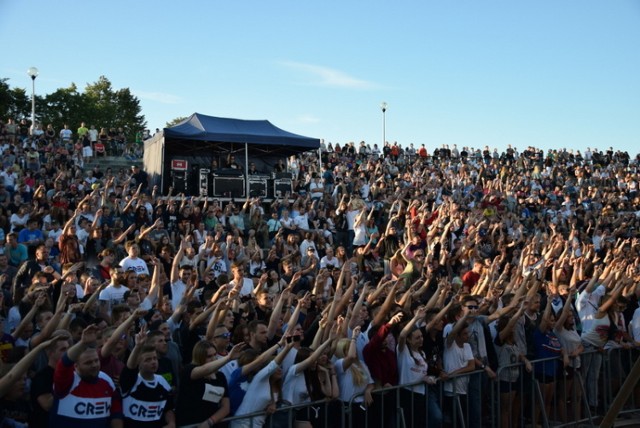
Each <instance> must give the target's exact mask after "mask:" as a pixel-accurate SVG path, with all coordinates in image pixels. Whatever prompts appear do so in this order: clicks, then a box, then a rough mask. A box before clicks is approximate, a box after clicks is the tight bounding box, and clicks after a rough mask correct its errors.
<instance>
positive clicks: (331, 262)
mask: <svg viewBox="0 0 640 428" xmlns="http://www.w3.org/2000/svg"><path fill="white" fill-rule="evenodd" d="M327 266H333V267H334V268H336V269H340V267H342V264H341V263H340V260H339V259H338V258H337V257H335V256H334V257H332V258H331V259H329V257H328V256H324V257H323V258H321V259H320V268H321V269H324V268H326V267H327Z"/></svg>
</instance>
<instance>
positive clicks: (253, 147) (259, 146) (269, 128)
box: [144, 113, 320, 192]
mask: <svg viewBox="0 0 640 428" xmlns="http://www.w3.org/2000/svg"><path fill="white" fill-rule="evenodd" d="M319 147H320V140H319V139H317V138H310V137H305V136H302V135H297V134H294V133H291V132H288V131H285V130H283V129H280V128H278V127H277V126H275V125H273V124H272V123H271V122H269V121H268V120H242V119H230V118H222V117H214V116H206V115H203V114H200V113H194V114H192V115H191V116H190V117H188V118H187V119H185V120H184V121H182V122H180V123H178V124H177V125H175V126H172V127H170V128H164V130H163V132H160V133H158V134H156V135H154V136H153V137H152V138H150V139H149V140H147V141H145V143H144V167H145V170H146V171H147V173H148V174H149V176H150V178H151V181H152V185H158V186H160V187H161V188H162V189H163V192H165V191H166V190H167V189H168V187H169V180H167V179H165V177H164V176H165V175H166V173H167V172H168V171H169V169H170V166H171V162H172V160H176V159H180V160H186V161H187V162H188V163H189V164H190V165H196V164H197V165H201V166H203V167H208V166H209V165H211V162H212V161H213V160H218V162H219V164H222V163H221V162H220V161H221V160H223V159H226V156H228V155H229V154H234V153H239V152H244V156H243V157H244V163H245V166H244V167H243V169H245V170H246V166H247V164H248V160H249V158H251V159H252V161H253V160H254V159H256V160H259V162H260V164H261V166H262V168H263V169H265V170H273V166H274V165H275V162H276V161H277V159H279V158H280V159H281V158H283V157H285V156H290V155H292V154H297V153H301V152H306V151H311V150H317V149H319Z"/></svg>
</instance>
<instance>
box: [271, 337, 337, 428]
mask: <svg viewBox="0 0 640 428" xmlns="http://www.w3.org/2000/svg"><path fill="white" fill-rule="evenodd" d="M330 344H331V339H329V340H327V341H326V342H324V343H323V344H322V345H320V346H319V347H318V349H316V350H315V351H313V353H312V352H311V350H310V349H309V348H300V349H299V350H298V354H297V355H296V359H295V363H294V364H293V365H292V366H291V367H290V368H289V370H288V371H287V373H286V374H285V378H284V386H283V387H282V390H283V398H284V400H285V401H286V402H288V403H290V404H292V405H294V406H295V405H299V404H305V403H310V402H312V401H317V400H321V399H324V398H326V397H330V396H331V391H330V390H328V389H327V388H323V385H322V382H320V379H319V377H318V374H319V373H318V371H317V366H318V359H319V358H320V356H321V355H323V354H324V352H325V350H326V349H327V348H328V347H329V345H330ZM330 376H331V377H332V379H331V381H334V380H335V381H336V382H337V379H336V378H335V376H336V375H335V373H332V374H330ZM326 384H327V383H326V382H325V385H326ZM322 410H323V409H322V408H320V407H305V408H303V409H302V410H299V411H298V412H297V413H296V419H295V425H294V426H295V428H313V426H315V425H316V423H317V422H316V421H320V418H321V417H323V416H324V412H323V411H322ZM318 426H323V425H322V424H320V425H318ZM328 426H332V425H331V424H329V425H328Z"/></svg>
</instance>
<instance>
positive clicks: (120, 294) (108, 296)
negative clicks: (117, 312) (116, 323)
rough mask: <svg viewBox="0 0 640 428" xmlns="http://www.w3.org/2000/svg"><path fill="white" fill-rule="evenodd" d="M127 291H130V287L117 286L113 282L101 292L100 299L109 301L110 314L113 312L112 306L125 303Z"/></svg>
mask: <svg viewBox="0 0 640 428" xmlns="http://www.w3.org/2000/svg"><path fill="white" fill-rule="evenodd" d="M127 291H129V289H128V288H127V287H125V286H124V285H121V286H119V287H116V286H115V285H113V284H109V285H108V286H107V288H105V289H104V290H102V291H101V292H100V295H99V296H98V300H100V301H102V302H108V304H109V308H108V311H109V314H111V308H113V307H114V306H115V305H119V304H121V303H124V293H126V292H127Z"/></svg>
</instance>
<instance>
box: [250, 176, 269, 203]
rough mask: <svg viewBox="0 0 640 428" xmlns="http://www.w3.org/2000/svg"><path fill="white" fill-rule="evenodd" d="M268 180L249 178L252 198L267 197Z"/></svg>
mask: <svg viewBox="0 0 640 428" xmlns="http://www.w3.org/2000/svg"><path fill="white" fill-rule="evenodd" d="M267 188H268V186H267V179H266V178H260V177H252V176H249V196H250V197H252V198H258V197H260V198H266V197H267Z"/></svg>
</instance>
